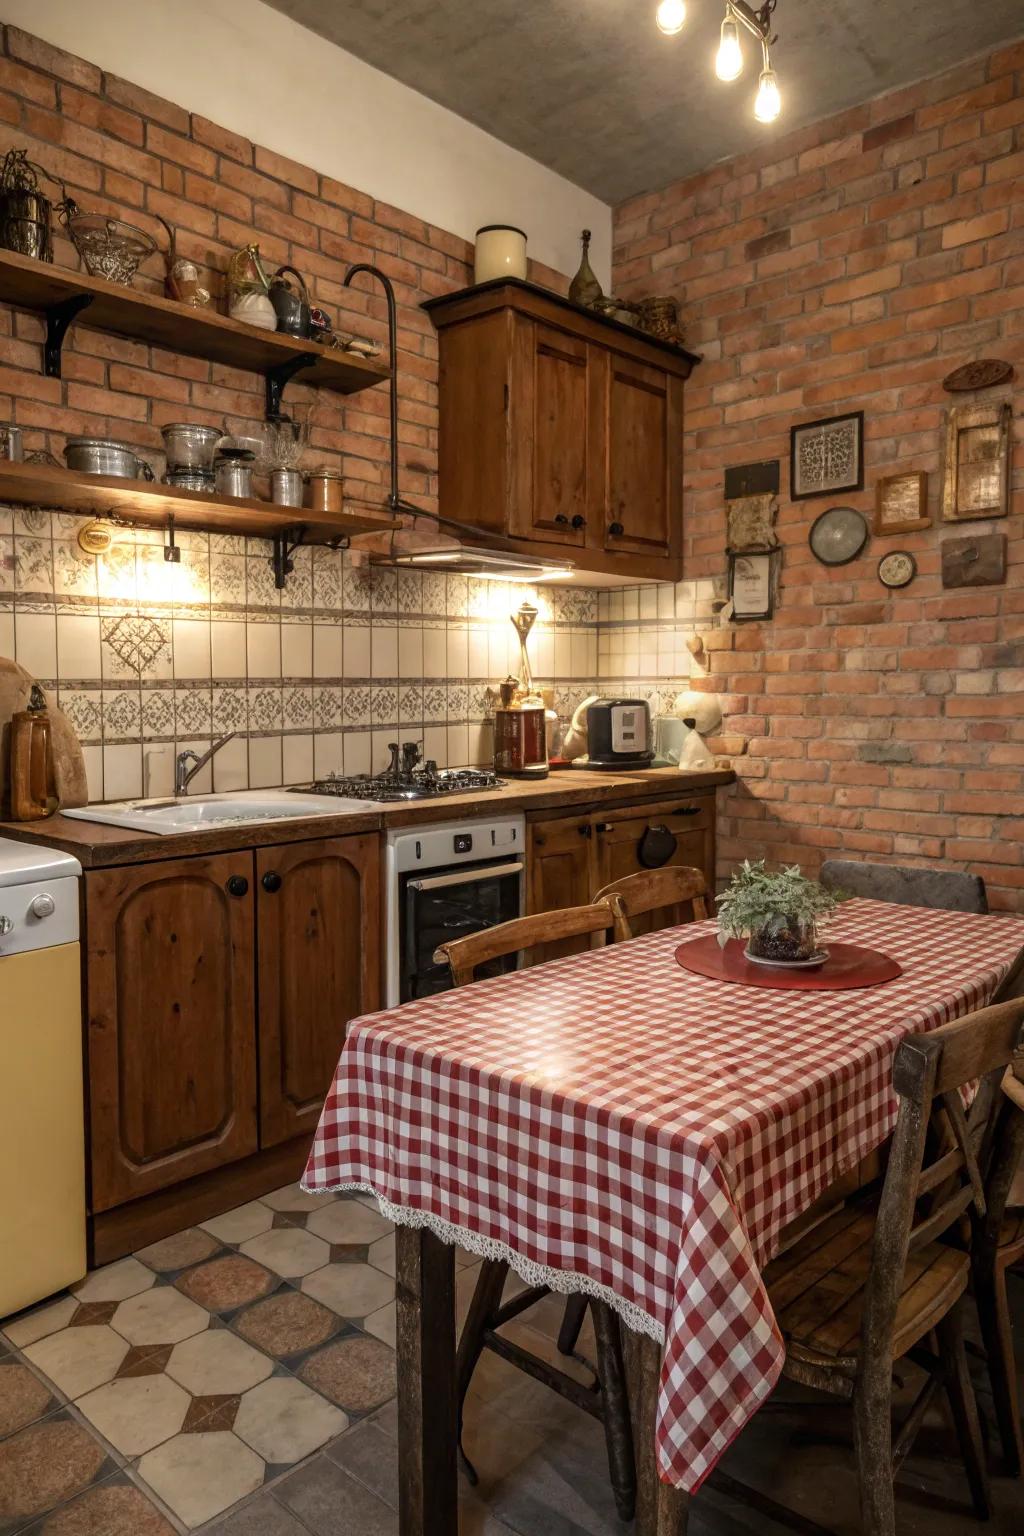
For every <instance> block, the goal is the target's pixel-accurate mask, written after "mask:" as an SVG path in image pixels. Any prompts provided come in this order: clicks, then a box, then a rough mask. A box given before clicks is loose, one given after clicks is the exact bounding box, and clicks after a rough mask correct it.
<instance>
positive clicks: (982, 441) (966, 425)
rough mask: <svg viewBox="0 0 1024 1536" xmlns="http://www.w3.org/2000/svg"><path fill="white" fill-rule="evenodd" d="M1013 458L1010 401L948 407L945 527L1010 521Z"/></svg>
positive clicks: (943, 511)
mask: <svg viewBox="0 0 1024 1536" xmlns="http://www.w3.org/2000/svg"><path fill="white" fill-rule="evenodd" d="M1009 457H1010V404H1009V401H1007V400H1004V401H1001V402H995V403H994V404H990V405H954V406H952V407H951V408H950V410H949V411H948V412H947V415H946V462H945V476H944V481H943V487H942V515H943V517H944V518H945V520H946V522H951V523H955V522H962V521H964V520H965V519H969V518H974V517H1005V516H1006V513H1007V487H1008V481H1009V475H1008V468H1009Z"/></svg>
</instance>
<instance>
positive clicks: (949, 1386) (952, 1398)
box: [937, 1305, 992, 1520]
mask: <svg viewBox="0 0 1024 1536" xmlns="http://www.w3.org/2000/svg"><path fill="white" fill-rule="evenodd" d="M937 1332H938V1335H939V1347H940V1350H941V1355H942V1363H943V1365H944V1366H945V1371H946V1380H945V1386H946V1392H947V1393H948V1395H949V1406H950V1407H951V1408H952V1410H953V1420H954V1422H955V1424H956V1432H957V1438H958V1440H959V1441H960V1454H961V1455H962V1457H963V1460H964V1466H965V1467H966V1468H967V1481H968V1483H969V1484H970V1488H971V1501H972V1503H973V1504H974V1510H975V1513H976V1514H977V1516H978V1518H979V1519H980V1520H987V1519H988V1518H989V1516H990V1514H991V1513H992V1503H991V1500H990V1498H989V1488H988V1468H987V1467H986V1465H985V1451H984V1447H983V1446H982V1443H981V1425H980V1424H979V1422H978V1405H977V1403H976V1402H975V1400H974V1387H973V1385H972V1383H971V1374H970V1369H969V1367H968V1364H967V1351H966V1350H965V1348H964V1333H963V1319H962V1315H961V1310H960V1306H959V1305H957V1306H956V1307H954V1308H953V1310H952V1312H948V1313H947V1314H946V1316H945V1317H944V1318H943V1319H942V1321H941V1323H940V1324H939V1326H938V1329H937Z"/></svg>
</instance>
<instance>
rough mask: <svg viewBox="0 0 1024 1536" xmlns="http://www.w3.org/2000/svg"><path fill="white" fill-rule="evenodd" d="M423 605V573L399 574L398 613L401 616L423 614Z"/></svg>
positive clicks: (408, 572)
mask: <svg viewBox="0 0 1024 1536" xmlns="http://www.w3.org/2000/svg"><path fill="white" fill-rule="evenodd" d="M422 603H423V573H422V571H399V572H398V611H399V613H400V614H405V613H421V612H422V611H423V609H422Z"/></svg>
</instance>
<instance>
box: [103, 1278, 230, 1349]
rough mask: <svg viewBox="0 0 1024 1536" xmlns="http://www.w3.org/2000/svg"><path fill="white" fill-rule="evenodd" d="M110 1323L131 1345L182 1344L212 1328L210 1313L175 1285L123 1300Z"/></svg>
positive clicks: (164, 1286) (161, 1287)
mask: <svg viewBox="0 0 1024 1536" xmlns="http://www.w3.org/2000/svg"><path fill="white" fill-rule="evenodd" d="M110 1323H111V1327H113V1328H116V1329H117V1331H118V1333H119V1334H121V1335H122V1337H123V1338H126V1339H127V1340H128V1342H129V1344H180V1342H181V1340H182V1339H190V1338H191V1337H192V1335H193V1334H194V1333H199V1332H200V1331H201V1330H202V1329H203V1328H208V1327H209V1325H210V1314H209V1312H207V1310H206V1308H205V1307H200V1306H197V1304H196V1303H195V1302H194V1301H190V1300H189V1299H188V1297H187V1296H183V1295H182V1294H181V1292H180V1291H178V1290H175V1288H174V1286H173V1285H161V1286H160V1287H158V1289H157V1290H155V1291H146V1292H145V1293H144V1294H143V1295H142V1296H133V1297H132V1298H131V1300H130V1301H122V1303H121V1305H120V1306H119V1307H118V1309H117V1311H116V1312H115V1313H114V1315H113V1317H112V1318H111V1320H110Z"/></svg>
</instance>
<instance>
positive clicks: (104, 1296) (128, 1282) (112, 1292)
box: [75, 1258, 156, 1301]
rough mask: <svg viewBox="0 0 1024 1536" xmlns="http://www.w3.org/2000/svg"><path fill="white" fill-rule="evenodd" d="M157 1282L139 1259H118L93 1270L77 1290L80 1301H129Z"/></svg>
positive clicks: (76, 1293) (151, 1272)
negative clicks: (131, 1297)
mask: <svg viewBox="0 0 1024 1536" xmlns="http://www.w3.org/2000/svg"><path fill="white" fill-rule="evenodd" d="M155 1284H156V1276H155V1275H154V1273H153V1271H152V1270H151V1269H148V1268H147V1266H146V1265H145V1264H140V1263H139V1261H138V1259H132V1258H128V1259H118V1261H117V1263H116V1264H107V1265H106V1266H105V1267H104V1268H103V1269H96V1270H93V1272H92V1274H91V1275H87V1276H86V1278H85V1279H84V1280H83V1281H82V1283H81V1285H80V1286H78V1287H77V1288H76V1290H75V1295H76V1296H77V1297H78V1299H79V1301H127V1299H128V1297H129V1296H137V1295H138V1294H139V1292H140V1291H147V1290H148V1289H149V1287H150V1286H151V1285H155Z"/></svg>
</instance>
